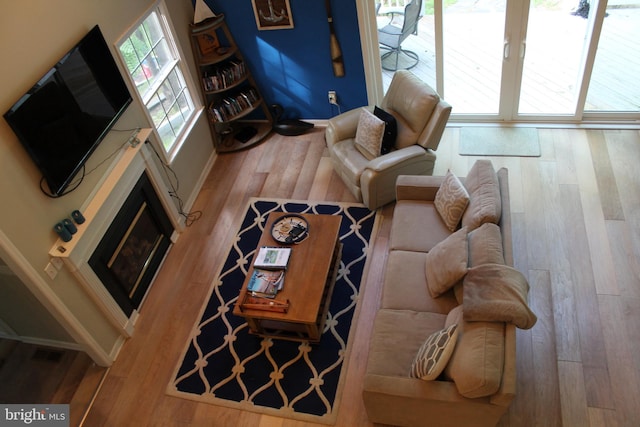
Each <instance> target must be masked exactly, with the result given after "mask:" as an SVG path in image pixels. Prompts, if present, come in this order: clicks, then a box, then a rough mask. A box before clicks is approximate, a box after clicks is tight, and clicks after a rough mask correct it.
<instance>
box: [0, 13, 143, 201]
mask: <svg viewBox="0 0 640 427" xmlns="http://www.w3.org/2000/svg"><path fill="white" fill-rule="evenodd" d="M131 101H132V98H131V94H130V93H129V89H128V88H127V86H126V84H125V82H124V80H123V78H122V75H121V74H120V71H119V70H118V67H117V65H116V63H115V60H114V59H113V56H112V55H111V52H110V51H109V47H108V46H107V43H106V41H105V40H104V37H103V36H102V33H101V31H100V28H99V27H98V26H97V25H96V26H95V27H94V28H93V29H92V30H91V31H90V32H89V33H88V34H87V35H86V36H85V37H84V38H83V39H82V40H80V42H79V43H78V44H77V45H76V46H75V47H74V48H73V49H71V50H70V51H69V52H68V53H67V54H66V55H65V56H64V57H63V58H62V59H61V60H60V61H59V62H58V63H57V64H56V65H55V66H54V67H53V68H51V69H50V70H49V71H48V72H47V73H46V74H45V75H44V77H42V78H41V79H40V80H39V81H38V82H37V83H36V84H35V85H34V86H33V87H32V88H31V89H30V90H29V91H28V92H27V93H26V94H25V95H24V96H22V97H21V98H20V99H19V100H18V101H17V102H16V103H15V104H14V105H13V106H12V107H11V108H10V109H9V111H7V112H6V113H5V115H4V117H5V120H6V121H7V122H8V123H9V125H10V126H11V128H12V129H13V131H14V132H15V133H16V135H17V136H18V139H19V140H20V142H21V143H22V145H23V146H24V147H25V149H26V150H27V152H28V153H29V155H30V156H31V158H32V159H33V161H34V162H35V164H36V165H37V166H38V168H39V169H40V172H41V173H42V175H43V178H44V180H45V181H46V183H47V186H48V187H49V193H48V195H50V196H53V197H59V196H62V195H64V194H66V193H65V190H66V189H67V187H68V186H69V184H70V183H71V182H72V181H73V179H74V177H75V176H76V174H77V173H78V172H79V171H80V170H81V168H82V167H83V166H84V164H85V162H86V161H87V159H88V158H89V156H90V155H91V153H92V152H93V151H94V150H95V148H96V147H97V146H98V144H99V143H100V141H102V139H103V138H104V137H105V135H106V134H107V132H108V131H109V130H110V129H111V127H112V126H113V125H114V124H115V122H116V121H117V120H118V118H119V117H120V116H121V115H122V113H123V112H124V111H125V110H126V108H127V106H128V105H129V104H130V103H131ZM73 188H75V186H74V187H73Z"/></svg>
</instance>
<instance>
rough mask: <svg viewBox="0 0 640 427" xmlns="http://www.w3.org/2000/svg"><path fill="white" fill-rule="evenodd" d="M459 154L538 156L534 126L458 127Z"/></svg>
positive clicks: (538, 149) (538, 148)
mask: <svg viewBox="0 0 640 427" xmlns="http://www.w3.org/2000/svg"><path fill="white" fill-rule="evenodd" d="M459 153H460V155H461V156H513V157H540V143H539V141H538V129H536V128H495V127H463V128H460V145H459Z"/></svg>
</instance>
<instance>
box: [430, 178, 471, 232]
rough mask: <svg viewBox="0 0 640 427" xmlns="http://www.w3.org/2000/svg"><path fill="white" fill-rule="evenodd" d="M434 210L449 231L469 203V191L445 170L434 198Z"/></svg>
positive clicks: (453, 228)
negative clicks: (445, 172)
mask: <svg viewBox="0 0 640 427" xmlns="http://www.w3.org/2000/svg"><path fill="white" fill-rule="evenodd" d="M433 203H434V205H435V207H436V210H437V211H438V213H439V214H440V216H441V217H442V220H443V221H444V223H445V224H446V226H447V228H448V229H449V230H450V231H455V229H456V228H458V224H460V220H461V219H462V215H463V214H464V211H465V209H466V208H467V205H468V204H469V193H467V189H466V188H464V185H462V183H461V182H460V180H459V179H458V177H457V176H455V175H454V174H453V173H451V171H450V170H449V171H447V174H446V175H445V177H444V181H443V182H442V185H441V186H440V188H439V189H438V191H437V192H436V197H435V200H434V202H433Z"/></svg>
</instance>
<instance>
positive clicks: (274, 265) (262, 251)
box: [253, 246, 291, 270]
mask: <svg viewBox="0 0 640 427" xmlns="http://www.w3.org/2000/svg"><path fill="white" fill-rule="evenodd" d="M290 257H291V248H279V247H277V246H262V247H260V248H259V249H258V253H257V254H256V257H255V259H254V261H253V266H254V267H256V268H262V269H271V270H285V269H286V268H287V265H288V264H289V258H290Z"/></svg>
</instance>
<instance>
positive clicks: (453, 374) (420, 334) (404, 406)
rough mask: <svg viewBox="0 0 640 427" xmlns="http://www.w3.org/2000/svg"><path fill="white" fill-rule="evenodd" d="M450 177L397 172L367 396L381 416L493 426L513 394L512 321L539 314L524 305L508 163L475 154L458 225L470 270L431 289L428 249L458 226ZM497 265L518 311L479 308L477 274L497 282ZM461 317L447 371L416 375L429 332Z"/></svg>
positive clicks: (385, 420) (370, 408) (375, 415)
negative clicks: (442, 192) (445, 207)
mask: <svg viewBox="0 0 640 427" xmlns="http://www.w3.org/2000/svg"><path fill="white" fill-rule="evenodd" d="M443 180H444V177H439V176H400V177H399V178H398V181H397V185H396V192H397V203H396V206H395V208H394V209H395V210H394V215H393V223H392V229H391V238H390V251H389V254H388V260H387V265H386V270H385V278H384V285H383V290H382V298H381V302H380V308H379V310H378V312H377V314H376V318H375V324H374V331H373V337H372V341H371V346H370V352H369V360H368V364H367V370H366V375H365V378H364V390H363V399H364V403H365V407H366V410H367V414H368V417H369V419H370V420H371V421H372V422H374V423H380V424H389V425H399V426H456V427H457V426H493V425H495V424H496V423H497V422H498V421H499V419H500V418H501V416H502V415H503V413H504V412H505V411H506V410H507V409H508V407H509V404H510V402H511V400H512V399H513V397H514V394H515V384H516V331H515V328H516V326H515V325H514V323H517V324H518V325H519V327H524V328H528V327H531V326H533V323H535V320H536V319H535V315H534V314H533V313H531V312H530V310H528V307H527V306H526V291H527V290H528V284H526V281H525V282H524V283H523V277H522V276H521V275H520V273H519V272H517V271H515V270H514V269H513V268H512V267H511V266H513V255H512V244H511V240H512V237H511V223H510V219H511V216H510V211H509V185H508V173H507V170H506V169H500V170H499V171H497V172H496V171H495V170H494V168H493V165H492V164H491V162H490V161H488V160H478V161H477V162H476V164H475V165H474V166H473V168H472V169H471V171H470V172H469V174H468V175H467V177H466V179H464V178H460V182H461V183H462V184H463V185H464V186H465V187H466V189H467V191H468V195H469V198H470V201H469V204H468V206H466V208H465V210H464V215H463V216H462V219H461V224H460V225H458V226H457V228H456V230H457V231H460V230H461V229H462V227H463V228H464V231H463V233H464V234H465V237H466V249H467V251H468V252H467V255H468V256H467V259H466V260H465V262H466V263H467V268H468V272H467V273H465V276H464V277H463V278H462V279H459V280H458V281H457V282H456V284H455V286H453V287H452V288H451V289H448V290H446V291H445V292H443V293H442V294H441V295H439V296H437V297H434V296H432V294H431V290H430V288H429V283H428V279H427V277H432V276H429V274H428V269H427V268H426V265H427V263H428V262H427V256H428V255H427V254H428V253H429V252H430V251H435V249H434V248H436V247H438V246H437V245H438V244H439V243H440V242H443V241H445V240H447V239H448V238H449V237H450V236H452V235H453V234H454V231H452V230H450V229H449V228H447V226H446V225H445V223H444V221H443V218H442V216H441V214H439V212H438V209H437V208H436V205H435V203H434V200H435V198H436V194H437V192H438V190H439V189H440V185H441V184H442V183H443ZM440 246H442V245H440ZM444 253H445V254H447V252H446V250H445V252H444ZM432 265H433V264H432ZM443 268H445V267H444V266H443ZM437 270H439V269H437ZM496 270H499V271H500V272H502V271H503V270H504V271H506V272H507V273H508V274H507V275H506V276H507V278H506V279H505V280H506V281H515V282H518V283H516V289H519V294H518V292H516V294H518V295H517V297H516V299H520V301H519V303H522V304H524V305H525V307H518V308H517V309H516V310H515V314H514V310H512V308H513V304H512V305H510V306H509V304H510V303H511V302H510V303H507V306H508V307H507V308H506V309H504V306H502V305H499V307H498V310H497V311H498V315H497V316H496V317H495V318H493V317H492V316H493V314H492V313H494V312H490V313H489V314H487V315H486V316H484V317H483V315H477V310H476V308H477V305H476V306H474V305H473V304H472V302H473V301H472V300H474V298H475V297H474V296H473V295H471V293H472V291H471V289H477V288H476V287H474V286H473V285H474V283H471V282H474V281H476V282H477V281H478V278H481V279H484V277H485V276H491V277H489V279H488V281H489V282H491V283H492V282H493V281H495V279H494V278H495V274H493V273H492V272H495V271H496ZM432 273H433V271H432ZM498 280H500V279H498ZM467 281H468V282H469V284H466V282H467ZM480 282H483V280H480ZM465 285H466V286H467V287H468V289H469V292H467V289H465ZM483 286H484V285H483ZM517 286H520V288H517ZM481 289H493V288H487V287H486V286H485V287H484V288H481ZM468 293H469V294H470V295H471V296H468V297H467V299H468V300H469V301H468V304H467V305H468V307H466V308H467V309H468V310H469V312H472V311H473V312H474V313H476V314H474V316H473V317H474V318H473V319H469V318H468V317H469V316H467V314H466V312H465V297H466V296H467V294H468ZM523 293H524V295H523ZM523 297H524V299H525V301H522V298H523ZM490 298H493V297H490ZM500 298H501V297H498V298H496V299H500ZM517 304H518V302H516V305H517ZM480 311H482V310H480ZM494 314H495V313H494ZM479 319H489V320H491V321H484V320H479ZM496 319H497V320H496ZM501 319H506V321H502V320H501ZM454 324H456V325H457V338H456V339H455V346H454V347H453V352H452V354H451V356H450V358H448V360H445V362H446V367H445V368H444V371H443V372H442V373H441V374H440V375H438V376H437V378H436V379H434V380H430V381H427V380H424V379H420V378H414V377H412V376H411V375H410V371H411V367H412V364H413V363H414V359H415V357H416V354H417V353H418V351H419V349H420V348H421V346H422V345H423V343H424V342H425V339H426V338H427V337H428V336H429V335H431V334H432V333H434V332H437V331H439V330H442V329H443V328H446V327H448V326H450V325H454Z"/></svg>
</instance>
